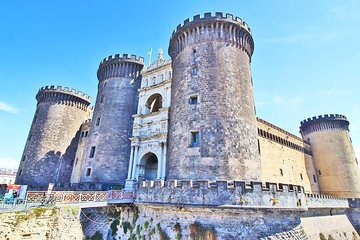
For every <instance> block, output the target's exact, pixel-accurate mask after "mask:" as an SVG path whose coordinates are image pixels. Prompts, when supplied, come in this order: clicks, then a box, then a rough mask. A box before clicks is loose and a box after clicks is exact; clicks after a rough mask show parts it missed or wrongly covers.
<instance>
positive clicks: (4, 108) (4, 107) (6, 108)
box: [0, 101, 19, 114]
mask: <svg viewBox="0 0 360 240" xmlns="http://www.w3.org/2000/svg"><path fill="white" fill-rule="evenodd" d="M0 111H5V112H9V113H13V114H19V109H17V108H15V107H13V106H10V105H9V104H7V103H5V102H1V101H0Z"/></svg>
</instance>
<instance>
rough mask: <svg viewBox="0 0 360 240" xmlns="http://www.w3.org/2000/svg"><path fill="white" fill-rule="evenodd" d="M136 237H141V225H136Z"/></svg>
mask: <svg viewBox="0 0 360 240" xmlns="http://www.w3.org/2000/svg"><path fill="white" fill-rule="evenodd" d="M136 235H138V236H140V225H136Z"/></svg>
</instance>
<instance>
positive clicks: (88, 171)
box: [86, 168, 91, 177]
mask: <svg viewBox="0 0 360 240" xmlns="http://www.w3.org/2000/svg"><path fill="white" fill-rule="evenodd" d="M90 175H91V168H87V169H86V176H87V177H90Z"/></svg>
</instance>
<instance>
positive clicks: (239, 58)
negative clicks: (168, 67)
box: [167, 13, 261, 181]
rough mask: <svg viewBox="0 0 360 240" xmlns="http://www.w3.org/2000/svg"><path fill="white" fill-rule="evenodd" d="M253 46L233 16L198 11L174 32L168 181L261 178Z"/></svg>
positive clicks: (247, 34) (243, 26)
mask: <svg viewBox="0 0 360 240" xmlns="http://www.w3.org/2000/svg"><path fill="white" fill-rule="evenodd" d="M253 50H254V42H253V39H252V36H251V32H250V28H249V27H248V26H247V24H246V23H245V22H243V21H242V20H241V19H240V18H238V17H236V18H235V17H233V16H232V15H231V14H226V16H223V14H222V13H216V14H215V15H214V16H211V13H205V15H204V17H203V18H201V17H200V15H197V16H195V17H194V18H193V20H192V21H190V20H189V19H187V20H185V21H184V24H183V25H182V26H181V25H179V26H178V27H177V29H176V30H175V31H174V32H173V34H172V37H171V39H170V44H169V55H170V56H171V59H172V65H173V79H172V92H171V104H172V105H171V109H170V120H169V149H168V167H167V169H168V178H169V179H185V178H187V179H189V178H190V179H224V180H234V179H238V180H247V181H258V180H260V179H261V177H260V174H261V171H260V157H259V155H258V151H257V140H256V139H257V130H256V118H255V110H254V99H253V86H252V79H251V72H250V61H251V56H252V53H253Z"/></svg>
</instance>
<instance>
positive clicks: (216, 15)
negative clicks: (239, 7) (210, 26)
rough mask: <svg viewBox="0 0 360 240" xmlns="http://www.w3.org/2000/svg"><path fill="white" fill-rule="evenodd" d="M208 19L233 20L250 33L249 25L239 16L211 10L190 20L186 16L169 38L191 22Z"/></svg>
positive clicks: (195, 22)
mask: <svg viewBox="0 0 360 240" xmlns="http://www.w3.org/2000/svg"><path fill="white" fill-rule="evenodd" d="M209 20H223V21H228V22H234V23H236V24H240V25H242V27H244V29H246V30H247V31H248V32H249V33H251V30H250V27H249V26H248V24H247V23H246V22H245V21H243V20H242V19H241V18H239V17H236V16H233V15H232V14H231V13H226V14H225V15H224V14H223V13H222V12H216V13H214V15H212V13H211V12H207V13H205V14H204V16H203V17H201V15H200V14H198V15H195V16H194V17H193V18H192V20H191V19H189V18H187V19H186V20H185V21H184V23H183V24H179V25H178V26H177V27H176V29H175V30H174V31H173V32H172V34H171V38H173V37H174V36H175V35H176V33H177V32H178V31H181V29H182V28H185V27H188V26H190V25H192V24H197V23H201V22H203V21H209Z"/></svg>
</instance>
